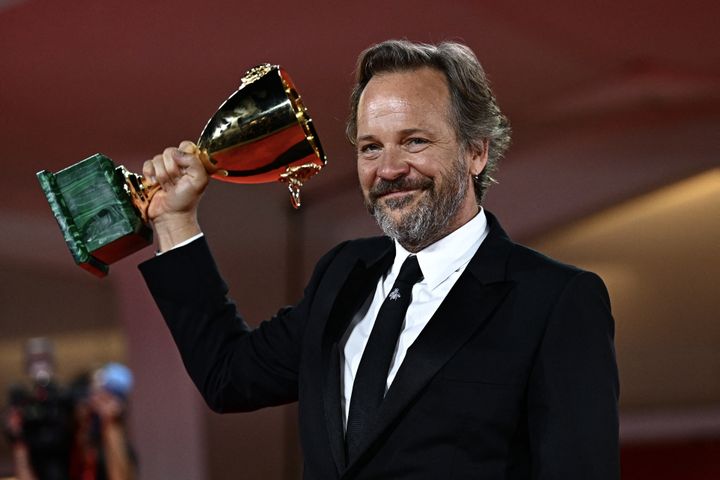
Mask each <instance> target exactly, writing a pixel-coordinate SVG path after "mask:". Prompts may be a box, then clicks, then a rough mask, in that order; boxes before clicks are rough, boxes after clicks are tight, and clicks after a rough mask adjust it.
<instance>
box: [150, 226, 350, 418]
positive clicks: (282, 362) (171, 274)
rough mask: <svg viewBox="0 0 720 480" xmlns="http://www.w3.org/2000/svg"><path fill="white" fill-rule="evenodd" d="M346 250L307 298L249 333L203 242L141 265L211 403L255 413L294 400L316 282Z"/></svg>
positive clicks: (321, 268) (321, 267)
mask: <svg viewBox="0 0 720 480" xmlns="http://www.w3.org/2000/svg"><path fill="white" fill-rule="evenodd" d="M340 249H341V246H338V247H336V248H335V249H334V250H332V251H331V252H329V253H328V254H326V255H325V256H324V257H323V258H322V259H321V260H320V261H319V262H318V264H317V266H316V268H315V272H314V273H313V276H312V278H311V280H310V282H309V284H308V286H307V287H306V289H305V295H304V297H303V299H302V300H301V301H300V302H299V303H298V304H297V305H296V306H294V307H286V308H283V309H281V310H280V311H279V312H278V313H277V314H276V315H275V316H274V317H273V318H272V319H270V320H268V321H265V322H263V323H262V324H260V326H259V327H258V328H257V329H254V330H252V329H250V328H249V327H248V325H247V323H246V322H245V321H244V320H243V319H242V318H241V317H240V316H239V315H238V312H237V309H236V306H235V304H234V303H233V302H232V301H230V300H229V299H228V298H227V293H228V288H227V286H226V284H225V282H224V281H223V279H222V278H221V276H220V274H219V272H218V269H217V267H216V265H215V261H214V260H213V258H212V255H211V253H210V249H209V248H208V245H207V242H206V240H205V238H200V239H198V240H195V241H194V242H192V243H190V244H189V245H186V246H184V247H181V248H178V249H175V250H171V251H169V252H166V253H164V254H163V255H160V256H158V257H155V258H153V259H151V260H149V261H147V262H145V263H143V264H141V265H140V266H139V268H140V271H141V272H142V274H143V276H144V278H145V281H146V283H147V285H148V288H149V290H150V292H151V294H152V296H153V297H154V299H155V302H156V303H157V305H158V308H159V309H160V312H161V313H162V315H163V317H164V319H165V322H166V323H167V325H168V327H169V329H170V332H171V334H172V336H173V339H174V341H175V343H176V345H177V347H178V349H179V351H180V355H181V357H182V360H183V363H184V365H185V368H186V369H187V371H188V373H189V375H190V377H191V378H192V380H193V382H194V383H195V385H196V387H197V388H198V390H199V391H200V393H201V394H202V396H203V398H204V399H205V401H206V402H207V404H208V406H209V407H210V408H211V409H213V410H215V411H217V412H238V411H250V410H255V409H258V408H262V407H267V406H273V405H280V404H283V403H289V402H293V401H295V400H297V397H298V370H299V362H300V353H301V345H302V337H303V332H304V329H305V325H306V323H307V321H308V315H309V312H310V308H311V306H312V302H313V300H314V298H315V295H316V293H317V292H316V289H317V285H318V283H319V281H320V279H321V278H322V276H323V273H324V272H325V270H326V269H327V266H328V265H329V264H330V262H331V261H332V259H333V258H334V256H335V255H336V253H337V252H338V251H339V250H340Z"/></svg>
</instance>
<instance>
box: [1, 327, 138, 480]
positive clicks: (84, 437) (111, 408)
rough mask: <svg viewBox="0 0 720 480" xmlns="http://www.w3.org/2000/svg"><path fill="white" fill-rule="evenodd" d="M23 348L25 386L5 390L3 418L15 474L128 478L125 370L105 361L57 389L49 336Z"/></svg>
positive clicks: (46, 478)
mask: <svg viewBox="0 0 720 480" xmlns="http://www.w3.org/2000/svg"><path fill="white" fill-rule="evenodd" d="M25 353H26V366H27V372H28V375H29V377H30V380H31V388H29V389H27V388H24V387H14V388H12V389H11V390H10V395H9V400H10V406H9V408H8V410H7V413H6V415H5V419H4V423H5V433H6V436H7V438H8V440H9V442H10V444H11V447H12V455H13V462H14V467H15V475H16V477H17V479H18V480H76V479H77V480H105V479H107V480H132V479H134V478H135V470H136V462H135V457H134V454H133V452H132V449H131V447H130V445H129V442H128V440H127V436H126V432H125V426H124V412H125V409H126V402H127V395H128V393H129V392H130V389H131V386H132V374H131V372H130V370H128V369H127V368H126V367H124V366H123V365H120V364H108V365H106V366H105V367H103V368H101V369H99V370H98V371H97V372H95V373H94V374H92V375H90V374H84V375H81V376H79V377H78V379H76V380H75V381H74V382H73V383H72V384H71V385H70V387H69V388H67V389H62V388H60V387H59V386H58V385H57V384H56V383H55V382H54V381H53V377H54V356H53V349H52V344H51V343H50V342H49V340H47V339H44V338H35V339H31V340H30V341H29V342H28V345H27V348H26V352H25Z"/></svg>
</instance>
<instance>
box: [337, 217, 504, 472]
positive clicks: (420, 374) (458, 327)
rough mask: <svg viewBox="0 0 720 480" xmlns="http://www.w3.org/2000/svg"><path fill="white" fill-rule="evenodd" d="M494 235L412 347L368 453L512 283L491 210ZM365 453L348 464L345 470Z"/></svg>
mask: <svg viewBox="0 0 720 480" xmlns="http://www.w3.org/2000/svg"><path fill="white" fill-rule="evenodd" d="M487 215H488V222H489V223H490V228H491V230H490V234H489V235H488V237H487V238H486V239H485V241H484V242H483V244H482V245H481V246H480V248H479V249H478V252H477V253H476V254H475V256H474V257H473V259H472V260H471V261H470V264H469V265H468V267H467V268H466V270H465V272H463V274H462V275H461V276H460V278H459V279H458V281H457V283H456V284H455V286H454V287H453V288H452V290H451V291H450V293H449V294H448V296H447V297H446V298H445V300H444V301H443V302H442V304H441V305H440V307H439V308H438V310H437V311H436V312H435V314H434V315H433V317H432V318H431V319H430V322H429V323H428V324H427V326H426V327H425V328H424V329H423V331H422V333H421V334H420V336H419V337H418V338H417V340H416V341H415V342H414V343H413V344H412V346H411V347H410V348H409V349H408V352H407V355H406V356H405V360H404V361H403V364H402V365H401V366H400V369H399V370H398V373H397V375H396V377H395V380H394V381H393V383H392V385H391V386H390V389H389V390H388V393H387V395H386V396H385V400H384V401H383V403H382V405H381V407H380V410H379V412H378V418H377V421H376V423H375V424H374V425H373V426H371V427H370V428H369V429H368V434H367V436H366V437H365V440H364V443H363V446H362V447H361V449H360V451H361V452H367V451H368V450H369V449H370V448H371V447H372V446H373V444H374V443H375V442H377V441H379V440H380V438H381V436H382V434H383V432H385V431H386V430H387V428H388V427H389V426H390V425H391V424H392V423H393V422H394V421H395V420H396V419H397V418H398V417H399V416H400V415H402V412H403V411H404V410H405V408H406V407H407V406H408V404H409V403H410V402H411V401H412V400H413V399H414V398H415V397H416V396H417V395H418V394H419V393H420V392H421V391H422V389H423V388H424V387H425V386H426V385H427V384H428V383H429V382H430V380H432V378H433V377H434V376H435V375H436V374H437V372H438V371H439V370H440V369H441V368H442V367H443V366H444V365H445V363H447V362H448V360H450V358H451V357H452V356H453V355H454V354H455V353H456V352H457V351H458V350H459V349H460V348H461V347H462V346H463V345H464V344H465V343H466V342H467V341H468V340H469V339H470V337H472V335H473V334H474V333H475V332H477V331H478V330H479V329H481V328H482V327H483V325H484V324H485V323H486V322H487V320H488V319H489V318H491V316H492V314H493V312H494V311H495V310H496V308H497V307H498V306H499V305H500V303H501V302H502V300H503V299H504V298H505V297H506V296H507V294H508V293H509V292H510V290H511V289H512V286H513V283H512V282H509V281H506V280H505V266H506V263H507V259H508V256H509V252H510V247H511V242H510V240H509V239H508V238H507V235H506V234H505V232H504V231H503V230H502V228H500V226H499V224H498V223H497V220H495V218H494V217H493V216H492V215H491V214H489V212H488V213H487ZM363 457H364V454H363V453H361V454H360V455H358V457H357V458H356V459H355V460H354V461H353V462H352V463H351V464H350V465H348V470H346V473H350V471H351V470H353V469H354V468H353V467H354V466H356V465H358V463H359V462H361V461H362V459H363Z"/></svg>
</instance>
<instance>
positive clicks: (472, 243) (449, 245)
mask: <svg viewBox="0 0 720 480" xmlns="http://www.w3.org/2000/svg"><path fill="white" fill-rule="evenodd" d="M487 234H488V225H487V217H486V216H485V211H484V210H483V209H482V207H480V211H479V212H478V213H477V215H475V216H474V217H473V218H472V220H470V221H469V222H467V223H466V224H465V225H463V226H462V227H460V228H458V229H457V230H455V231H453V232H452V233H450V234H449V235H447V236H445V237H443V238H441V239H440V240H438V241H437V242H435V243H433V244H432V245H429V246H427V247H425V248H424V249H423V250H420V251H419V252H418V253H417V257H418V263H419V264H420V269H421V270H422V272H423V277H424V279H423V280H422V282H423V283H425V284H427V286H428V288H429V289H430V290H433V289H434V288H436V287H437V286H438V285H440V284H441V283H443V282H444V281H445V280H447V278H448V277H449V276H450V275H451V274H452V273H453V272H455V271H457V270H458V269H460V268H462V267H464V266H465V265H467V264H468V263H469V262H470V259H471V258H472V257H473V255H475V252H477V250H478V248H480V244H481V243H482V242H483V240H485V237H486V236H487ZM409 255H411V254H410V252H408V251H407V250H405V249H404V248H403V247H402V245H400V244H399V243H398V242H397V240H395V261H394V262H393V266H392V269H391V272H392V275H393V276H397V275H398V273H399V272H400V267H401V266H402V264H403V262H404V261H405V259H406V258H407V257H408V256H409Z"/></svg>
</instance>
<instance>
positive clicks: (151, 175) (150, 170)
mask: <svg viewBox="0 0 720 480" xmlns="http://www.w3.org/2000/svg"><path fill="white" fill-rule="evenodd" d="M142 174H143V177H145V178H146V179H147V181H148V182H149V183H150V185H154V184H155V183H157V178H155V164H154V163H153V161H152V160H146V161H145V163H143V169H142Z"/></svg>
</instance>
